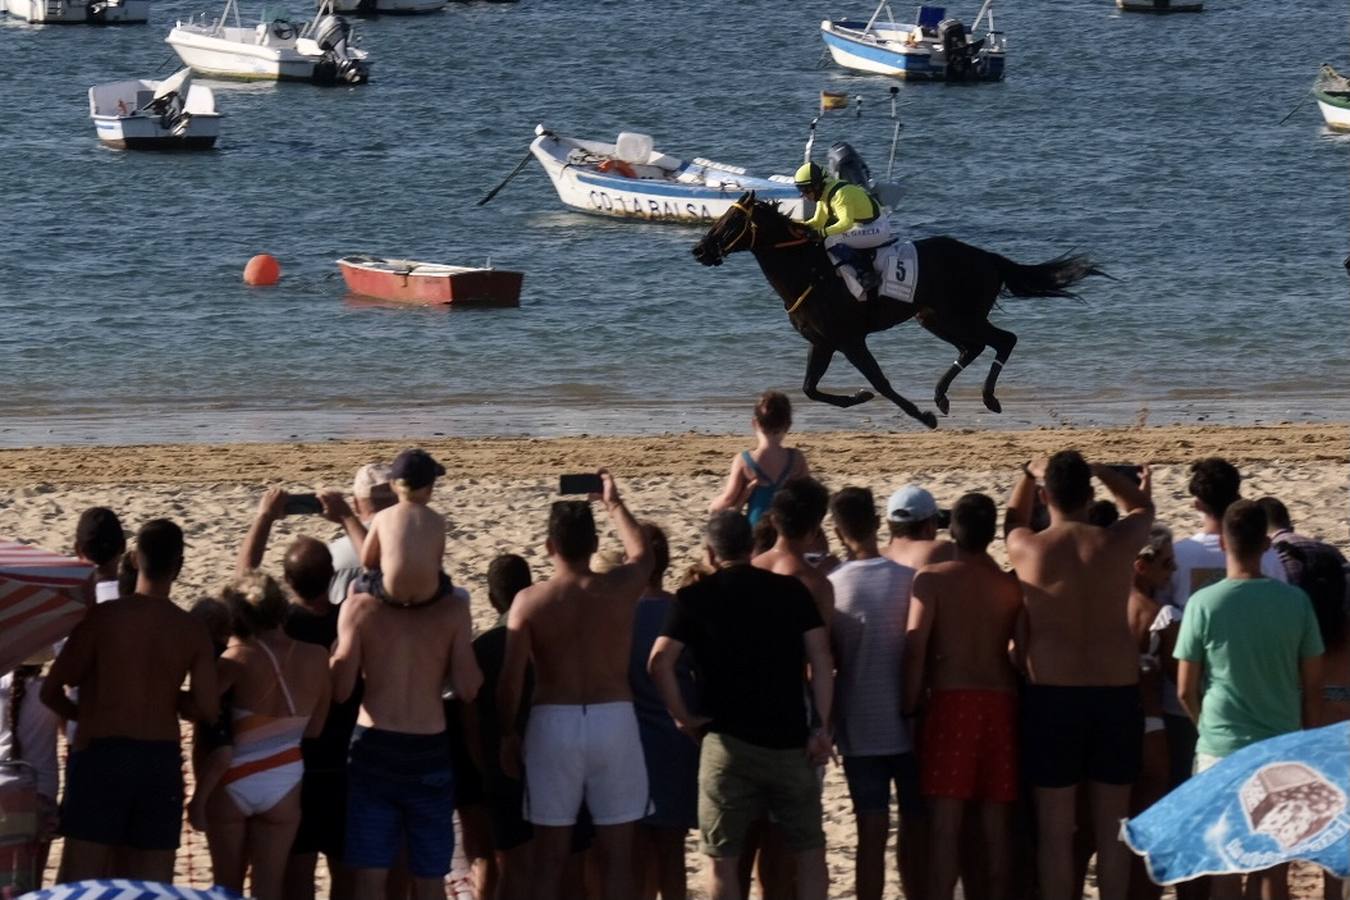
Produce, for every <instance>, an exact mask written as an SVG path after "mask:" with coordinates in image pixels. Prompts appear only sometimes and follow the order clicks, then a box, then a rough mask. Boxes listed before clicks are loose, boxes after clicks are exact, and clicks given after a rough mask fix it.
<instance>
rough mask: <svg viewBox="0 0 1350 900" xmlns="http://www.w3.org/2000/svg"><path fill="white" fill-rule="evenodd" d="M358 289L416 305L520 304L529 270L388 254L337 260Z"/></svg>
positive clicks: (354, 289)
mask: <svg viewBox="0 0 1350 900" xmlns="http://www.w3.org/2000/svg"><path fill="white" fill-rule="evenodd" d="M337 266H338V270H339V271H340V272H341V273H342V280H343V281H345V282H346V283H347V288H348V290H350V291H351V292H352V293H354V294H361V295H362V296H365V297H373V298H375V299H377V300H387V301H389V302H392V303H407V304H411V305H416V306H469V305H472V306H519V305H520V286H521V284H522V283H523V282H524V280H525V276H524V275H523V274H521V273H520V272H508V271H505V270H503V269H494V268H492V267H491V266H485V267H480V268H475V267H472V266H449V265H443V264H441V263H429V262H418V261H417V260H412V259H389V258H386V257H383V256H366V255H357V256H344V257H342V258H341V259H339V260H338V261H337Z"/></svg>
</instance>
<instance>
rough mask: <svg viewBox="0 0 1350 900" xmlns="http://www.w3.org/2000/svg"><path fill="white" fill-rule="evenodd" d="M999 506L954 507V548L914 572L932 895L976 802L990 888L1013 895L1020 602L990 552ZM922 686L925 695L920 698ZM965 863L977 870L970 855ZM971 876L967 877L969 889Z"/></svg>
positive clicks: (912, 695)
mask: <svg viewBox="0 0 1350 900" xmlns="http://www.w3.org/2000/svg"><path fill="white" fill-rule="evenodd" d="M997 522H998V510H997V508H996V507H995V506H994V501H993V500H991V499H990V498H988V497H986V496H985V495H984V494H966V495H965V496H964V497H962V498H961V499H960V500H958V501H956V506H954V507H953V508H952V524H951V531H952V537H953V538H955V557H954V558H953V559H952V560H950V561H948V562H939V563H933V564H932V565H929V566H925V567H924V568H922V569H920V570H919V572H918V573H917V574H916V575H915V576H914V586H913V588H912V597H911V599H910V606H909V637H908V644H907V646H906V649H905V680H904V685H905V709H906V712H907V713H909V714H910V715H913V714H914V712H915V711H916V710H918V709H919V708H920V707H921V706H923V705H926V710H925V717H924V728H923V747H922V748H921V751H920V754H919V758H920V760H921V761H922V765H921V771H920V790H921V791H922V793H923V794H924V796H926V797H927V798H928V800H929V804H930V816H931V820H930V821H931V824H930V827H931V833H932V838H931V845H930V846H931V847H932V856H931V859H930V866H931V868H930V870H929V874H930V882H929V893H928V896H929V897H930V898H946V900H950V898H951V896H952V892H953V890H954V889H955V887H956V876H957V871H958V862H959V860H958V849H959V848H960V846H961V842H960V838H961V819H962V816H963V814H964V812H965V805H966V803H968V802H971V801H976V802H978V803H979V804H980V814H981V819H982V824H983V826H984V847H985V850H984V859H983V866H982V867H983V869H984V871H985V872H987V874H988V882H987V885H986V886H985V890H984V893H983V894H981V896H986V897H1007V896H1011V892H1010V891H1009V884H1008V869H1009V842H1010V840H1011V837H1012V830H1011V826H1012V823H1011V819H1010V813H1011V810H1012V803H1013V802H1014V801H1015V800H1016V799H1017V775H1018V769H1017V675H1016V672H1015V671H1014V669H1013V665H1012V657H1011V653H1010V644H1011V643H1012V640H1013V632H1014V631H1015V630H1016V627H1017V619H1018V616H1019V615H1020V613H1021V611H1022V586H1021V585H1020V584H1018V583H1017V576H1016V575H1014V574H1013V573H1011V572H1005V571H1004V570H1003V569H1001V568H999V565H998V563H996V562H994V560H993V559H991V558H990V556H989V554H988V553H987V552H986V551H987V549H988V547H989V543H990V542H991V541H992V540H993V539H994V530H995V527H996V525H997ZM925 695H926V696H927V702H926V704H925V703H924V699H925ZM966 862H967V866H966V871H967V872H973V871H977V870H976V869H975V867H974V866H973V865H971V864H970V863H971V861H970V860H967V861H966ZM973 887H974V886H967V892H966V893H967V896H969V895H970V894H971V893H972V891H971V888H973Z"/></svg>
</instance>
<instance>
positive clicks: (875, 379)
mask: <svg viewBox="0 0 1350 900" xmlns="http://www.w3.org/2000/svg"><path fill="white" fill-rule="evenodd" d="M839 350H840V352H841V353H843V354H844V356H845V357H846V358H847V359H848V361H849V362H851V363H852V364H853V367H854V368H856V369H857V370H858V371H859V372H861V373H862V374H863V377H864V378H866V379H867V381H868V383H869V384H871V385H872V387H874V388H876V391H877V393H878V394H880V395H881V396H883V397H885V398H886V399H887V400H889V401H891V402H892V403H894V404H895V405H896V406H898V407H900V408H901V409H902V410H904V411H905V413H906V414H907V415H909V416H912V417H913V418H915V419H918V420H919V421H920V422H922V423H923V424H925V425H927V426H928V427H929V428H936V427H937V416H935V415H933V413H931V412H920V411H919V408H918V407H917V406H915V405H914V404H913V403H910V402H909V401H908V400H906V399H905V398H904V397H902V396H900V394H898V393H896V390H895V388H893V387H891V383H890V382H889V381H887V380H886V374H885V373H884V372H882V371H881V366H879V365H877V360H876V357H874V356H873V355H872V351H871V350H868V349H867V344H866V343H865V342H863V341H858V342H857V343H856V344H851V345H849V346H847V347H840V348H839Z"/></svg>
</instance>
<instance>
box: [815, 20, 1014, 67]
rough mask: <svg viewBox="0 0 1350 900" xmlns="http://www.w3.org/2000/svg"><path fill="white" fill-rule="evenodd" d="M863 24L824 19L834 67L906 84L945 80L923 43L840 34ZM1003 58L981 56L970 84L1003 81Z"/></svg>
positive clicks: (822, 34) (823, 30)
mask: <svg viewBox="0 0 1350 900" xmlns="http://www.w3.org/2000/svg"><path fill="white" fill-rule="evenodd" d="M866 24H867V23H866V22H851V21H837V22H832V21H830V20H828V19H827V20H825V21H823V22H821V23H820V37H821V39H822V40H823V41H824V42H825V47H826V49H828V50H829V51H830V56H831V58H833V59H834V61H835V63H836V64H837V65H840V66H843V67H844V68H845V69H853V70H855V71H858V72H871V73H873V74H876V75H889V76H891V77H893V78H901V79H904V80H906V81H946V80H947V67H946V66H945V65H943V64H941V63H940V62H935V61H934V59H933V52H932V50H931V49H929V48H928V47H926V46H924V45H923V44H916V45H914V46H903V45H900V44H899V43H898V42H897V43H891V42H886V43H885V44H883V43H880V42H876V41H867V40H863V39H860V38H857V37H854V36H853V35H850V34H847V33H845V32H843V31H841V30H840V29H841V28H851V29H853V30H857V31H861V30H863V29H864V28H865V27H866ZM1005 63H1006V57H1005V55H1004V54H1003V52H1002V51H999V52H996V53H986V54H984V55H982V56H981V57H980V62H979V70H978V75H977V77H975V78H971V79H970V80H971V81H999V80H1000V79H1002V78H1003V72H1004V67H1005Z"/></svg>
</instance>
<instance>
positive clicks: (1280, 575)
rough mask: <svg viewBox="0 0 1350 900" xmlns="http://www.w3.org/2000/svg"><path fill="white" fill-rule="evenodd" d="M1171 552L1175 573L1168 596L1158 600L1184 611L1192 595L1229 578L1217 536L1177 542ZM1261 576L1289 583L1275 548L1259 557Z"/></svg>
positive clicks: (1199, 536)
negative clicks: (1175, 567)
mask: <svg viewBox="0 0 1350 900" xmlns="http://www.w3.org/2000/svg"><path fill="white" fill-rule="evenodd" d="M1172 548H1173V551H1174V552H1175V553H1176V557H1177V570H1176V571H1175V572H1173V573H1172V586H1171V587H1172V590H1171V596H1169V597H1160V598H1159V599H1160V600H1162V601H1163V602H1164V603H1171V604H1172V605H1173V606H1176V607H1178V608H1180V609H1183V610H1184V609H1185V608H1186V601H1187V600H1189V599H1190V598H1191V595H1192V594H1194V593H1195V592H1196V591H1198V590H1200V589H1201V588H1203V587H1209V586H1210V585H1211V584H1217V583H1218V582H1220V581H1223V580H1224V578H1226V577H1228V564H1227V562H1226V560H1225V559H1224V555H1223V548H1221V547H1220V546H1219V536H1218V535H1217V534H1205V533H1203V532H1201V533H1200V534H1197V535H1195V536H1194V537H1188V538H1183V539H1182V540H1179V541H1177V542H1176V543H1175V544H1173V545H1172ZM1261 574H1262V575H1264V576H1266V577H1267V578H1273V579H1275V580H1276V581H1280V582H1286V583H1287V582H1288V581H1289V576H1288V575H1287V574H1285V571H1284V563H1282V562H1280V555H1279V554H1278V553H1276V552H1275V550H1274V548H1268V549H1267V550H1266V552H1265V553H1263V554H1262V555H1261Z"/></svg>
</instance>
